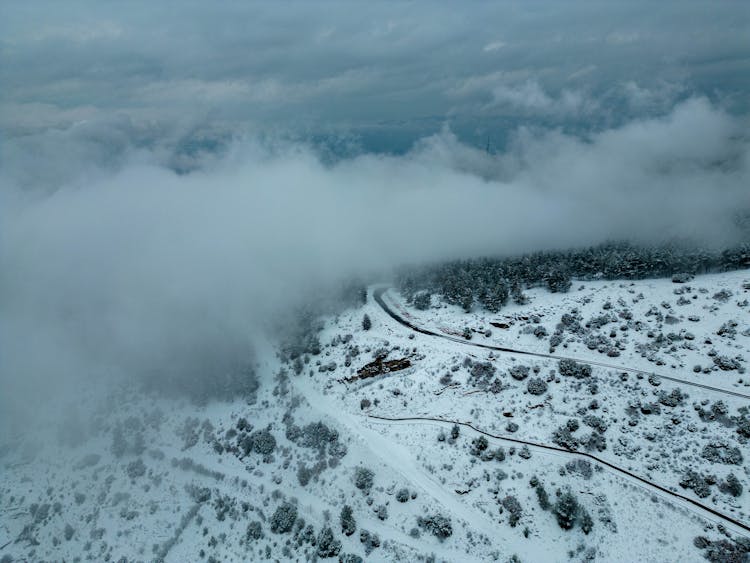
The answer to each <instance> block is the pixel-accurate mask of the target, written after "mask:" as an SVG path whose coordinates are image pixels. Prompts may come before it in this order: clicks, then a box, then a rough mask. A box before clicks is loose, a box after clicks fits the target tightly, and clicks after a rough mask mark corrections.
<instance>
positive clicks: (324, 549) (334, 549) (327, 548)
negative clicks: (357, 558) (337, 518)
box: [317, 526, 341, 559]
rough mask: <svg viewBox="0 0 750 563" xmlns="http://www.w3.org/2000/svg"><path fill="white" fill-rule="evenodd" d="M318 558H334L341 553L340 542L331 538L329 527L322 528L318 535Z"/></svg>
mask: <svg viewBox="0 0 750 563" xmlns="http://www.w3.org/2000/svg"><path fill="white" fill-rule="evenodd" d="M317 543H318V551H317V553H318V557H321V558H323V559H327V558H329V557H336V556H337V555H338V554H339V552H340V551H341V541H339V540H337V539H336V538H335V537H334V536H333V530H331V528H330V527H329V526H325V527H323V529H322V530H321V531H320V534H319V535H318V542H317Z"/></svg>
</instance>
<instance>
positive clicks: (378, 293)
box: [373, 287, 750, 401]
mask: <svg viewBox="0 0 750 563" xmlns="http://www.w3.org/2000/svg"><path fill="white" fill-rule="evenodd" d="M387 290H388V288H387V287H380V288H378V289H376V290H375V291H374V292H373V298H374V299H375V302H376V303H377V304H378V305H379V306H380V308H381V309H383V311H385V312H386V314H387V315H388V316H389V317H391V318H392V319H393V320H395V321H396V322H397V323H399V324H401V325H403V326H405V327H407V328H409V329H411V330H413V331H415V332H419V333H421V334H426V335H428V336H434V337H436V338H443V339H445V340H451V341H453V342H458V343H459V344H463V345H464V346H473V347H475V348H484V349H486V350H493V351H496V352H503V353H505V354H515V355H518V356H532V357H535V358H545V359H550V360H573V361H576V362H581V363H586V364H590V365H592V366H598V367H603V368H607V369H613V370H618V371H625V372H630V373H636V374H641V375H646V376H650V375H653V376H655V377H658V378H659V379H663V380H665V381H672V382H674V383H679V384H681V385H687V386H690V387H696V388H699V389H705V390H707V391H711V392H713V393H721V394H724V395H731V396H733V397H739V398H741V399H746V400H748V401H750V394H746V393H740V392H739V391H731V390H729V389H722V388H721V387H713V386H711V385H705V384H703V383H697V382H695V381H689V380H687V379H680V378H678V377H672V376H669V375H663V374H659V373H656V372H653V371H645V370H642V369H637V368H631V367H625V366H618V365H614V364H608V363H605V362H599V361H596V360H587V359H580V358H572V357H570V356H560V355H557V354H544V353H543V352H530V351H528V350H519V349H517V348H509V347H505V346H493V345H491V344H481V343H479V342H470V341H468V340H465V339H463V338H457V337H455V336H449V335H447V334H440V333H439V332H434V331H432V330H429V329H426V328H422V327H419V326H417V325H415V324H414V323H412V322H409V321H408V320H406V319H404V318H403V317H402V316H400V315H399V314H398V313H396V312H395V311H394V310H393V309H391V308H390V307H389V306H388V305H387V304H386V302H385V301H384V300H383V293H385V292H386V291H387Z"/></svg>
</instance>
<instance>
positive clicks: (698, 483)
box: [680, 469, 716, 498]
mask: <svg viewBox="0 0 750 563" xmlns="http://www.w3.org/2000/svg"><path fill="white" fill-rule="evenodd" d="M715 484H716V476H715V475H701V474H700V473H697V472H696V471H693V470H692V469H689V470H688V471H687V472H686V473H685V475H683V477H682V479H681V480H680V487H682V488H683V489H692V491H693V492H694V493H695V494H696V495H698V498H706V497H708V496H709V495H710V494H711V485H715Z"/></svg>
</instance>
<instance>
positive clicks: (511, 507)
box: [501, 495, 523, 528]
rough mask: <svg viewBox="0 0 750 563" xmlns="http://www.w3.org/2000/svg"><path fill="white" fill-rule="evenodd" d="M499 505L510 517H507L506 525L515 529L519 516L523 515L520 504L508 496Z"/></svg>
mask: <svg viewBox="0 0 750 563" xmlns="http://www.w3.org/2000/svg"><path fill="white" fill-rule="evenodd" d="M501 504H502V506H503V508H504V509H505V510H507V511H508V513H509V514H510V516H509V517H508V524H510V527H511V528H515V527H516V525H517V524H518V521H519V520H520V519H521V515H522V514H523V509H522V508H521V503H520V502H518V499H517V498H516V497H514V496H512V495H508V496H506V497H505V498H504V499H503V500H502V503H501Z"/></svg>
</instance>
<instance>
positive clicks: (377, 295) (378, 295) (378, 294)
mask: <svg viewBox="0 0 750 563" xmlns="http://www.w3.org/2000/svg"><path fill="white" fill-rule="evenodd" d="M387 289H388V288H387V287H384V288H378V289H376V290H375V291H374V293H373V297H374V299H375V301H376V302H377V304H378V305H380V307H381V308H382V309H383V310H384V311H385V312H386V313H387V314H388V315H389V316H390V317H391V318H393V319H394V320H395V321H397V322H398V323H400V324H402V325H404V326H406V327H408V328H410V329H411V330H413V331H415V332H419V333H421V334H426V335H429V336H436V337H438V338H445V339H447V340H452V341H454V342H459V343H461V344H464V345H467V346H475V347H478V348H486V349H490V350H496V351H499V352H506V353H511V354H519V355H526V356H535V357H540V358H551V359H556V360H562V359H570V360H575V361H581V362H585V363H589V364H593V365H598V366H602V367H606V368H610V369H616V370H620V371H629V372H632V373H641V374H645V375H651V373H652V372H646V371H643V370H639V369H633V368H625V367H621V366H613V365H610V364H605V363H602V362H590V361H588V360H576V359H575V358H568V357H565V356H557V355H553V354H543V353H538V352H528V351H525V350H516V349H514V348H507V347H501V346H491V345H489V344H479V343H476V342H468V341H466V340H463V339H461V338H455V337H452V336H448V335H444V334H439V333H437V332H433V331H431V330H427V329H424V328H421V327H418V326H416V325H414V324H413V323H411V322H409V321H407V320H406V319H404V318H403V317H401V316H399V315H398V314H397V313H395V312H394V311H393V310H392V309H390V308H389V307H388V305H386V303H385V301H383V293H384V292H385V291H386V290H387ZM654 375H656V376H657V377H660V378H662V379H666V380H668V381H674V382H678V383H681V384H683V385H690V386H693V387H699V388H702V389H708V390H710V391H714V392H717V393H726V394H729V395H734V396H737V397H742V398H744V399H750V395H744V394H742V393H737V392H734V391H729V390H726V389H720V388H718V387H711V386H709V385H703V384H700V383H694V382H691V381H685V380H683V379H678V378H675V377H669V376H664V375H659V374H654ZM367 416H368V417H369V418H372V419H375V420H382V421H386V422H420V421H422V422H437V423H444V424H458V425H460V426H464V427H467V428H471V429H472V430H474V431H475V432H478V433H480V434H484V435H485V436H488V437H490V438H494V439H496V440H504V441H506V442H512V443H516V444H522V445H526V446H531V447H534V448H540V449H544V450H549V451H554V452H557V453H563V454H566V455H569V456H577V457H583V458H588V459H591V460H593V461H594V462H596V463H598V464H600V465H602V466H604V467H607V468H608V469H610V470H612V471H615V472H617V473H620V474H621V475H625V476H626V477H628V478H630V479H633V480H635V481H638V482H639V483H641V484H643V485H646V486H647V487H651V488H653V489H655V490H658V491H659V492H662V493H664V494H666V495H669V496H670V497H672V498H675V499H678V500H679V501H681V502H685V503H688V504H691V505H693V506H695V507H698V508H699V509H701V510H703V511H705V512H706V513H708V514H711V515H713V516H715V517H717V518H720V519H721V520H724V521H725V522H728V523H730V524H733V525H734V526H736V527H737V528H740V529H742V530H744V531H745V532H749V533H750V525H748V524H745V523H744V522H741V521H740V520H737V519H735V518H733V517H731V516H727V515H726V514H723V513H721V512H719V511H718V510H715V509H713V508H711V507H710V506H706V505H704V504H701V503H700V502H698V501H696V500H694V499H692V498H690V497H687V496H685V495H681V494H680V493H676V492H674V491H671V490H669V489H667V488H666V487H663V486H661V485H659V484H658V483H654V482H653V481H649V480H648V479H646V478H644V477H641V476H639V475H636V474H635V473H632V472H631V471H629V470H627V469H624V468H622V467H619V466H617V465H615V464H613V463H611V462H609V461H606V460H604V459H602V458H600V457H597V456H595V455H593V454H590V453H588V452H581V451H573V450H567V449H565V448H561V447H558V446H553V445H550V444H541V443H536V442H529V441H526V440H521V439H519V438H511V437H509V436H498V435H495V434H491V433H489V432H486V431H485V430H482V429H480V428H477V427H476V426H474V425H472V424H470V423H468V422H460V421H457V420H448V419H442V418H433V417H398V418H394V417H386V416H378V415H374V414H368V415H367Z"/></svg>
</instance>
